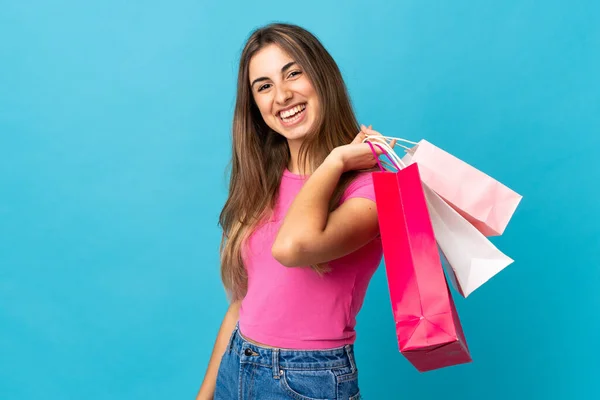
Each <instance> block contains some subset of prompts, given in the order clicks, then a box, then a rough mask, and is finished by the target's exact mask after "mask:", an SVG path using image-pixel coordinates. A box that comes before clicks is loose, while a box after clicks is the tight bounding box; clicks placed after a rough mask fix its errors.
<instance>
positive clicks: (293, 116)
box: [279, 103, 306, 125]
mask: <svg viewBox="0 0 600 400" xmlns="http://www.w3.org/2000/svg"><path fill="white" fill-rule="evenodd" d="M305 112H306V103H304V104H299V105H297V106H296V107H294V108H291V109H289V110H286V111H281V112H280V113H279V119H281V121H282V122H283V123H284V124H285V125H292V124H294V123H296V122H298V121H299V120H300V119H301V118H302V117H303V116H304V114H305Z"/></svg>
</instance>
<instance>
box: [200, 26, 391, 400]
mask: <svg viewBox="0 0 600 400" xmlns="http://www.w3.org/2000/svg"><path fill="white" fill-rule="evenodd" d="M237 87H238V88H237V102H236V106H235V113H234V119H233V151H232V152H233V159H232V171H231V182H230V188H229V198H228V199H227V202H226V204H225V206H224V208H223V211H222V214H221V219H220V223H221V226H222V228H223V232H224V234H223V244H222V247H221V256H222V257H221V260H222V267H221V269H222V279H223V283H224V286H225V288H226V290H227V293H228V294H229V296H230V299H231V305H230V307H229V310H228V311H227V314H226V315H225V318H224V320H223V323H222V325H221V328H220V330H219V333H218V336H217V340H216V343H215V346H214V350H213V354H212V356H211V359H210V362H209V366H208V369H207V372H206V376H205V378H204V382H203V384H202V386H201V388H200V391H199V393H198V399H202V400H204V399H213V398H214V399H226V400H232V399H298V400H303V399H327V400H329V399H331V400H338V399H346V400H347V399H358V398H359V396H360V394H359V387H358V369H357V366H356V361H355V359H354V352H353V350H354V349H353V343H354V341H355V337H356V334H355V330H354V328H355V325H356V315H357V313H358V312H359V310H360V308H361V306H362V303H363V299H364V296H365V293H366V290H367V286H368V284H369V281H370V279H371V277H372V275H373V273H374V272H375V270H376V269H377V267H378V265H379V263H380V261H381V257H382V247H381V241H380V239H379V237H378V221H377V210H376V205H375V202H374V200H375V195H374V191H373V184H372V179H371V175H370V173H369V172H368V171H369V170H371V169H372V168H373V167H374V166H375V165H376V160H375V157H374V155H373V153H372V151H371V148H370V147H369V145H368V144H366V143H362V142H363V139H364V137H365V134H370V135H377V134H378V133H377V132H375V131H372V130H371V129H369V128H366V127H364V126H363V127H359V125H358V123H357V121H356V117H355V115H354V112H353V110H352V106H351V103H350V100H349V98H348V94H347V91H346V86H345V84H344V81H343V79H342V76H341V74H340V71H339V69H338V67H337V65H336V63H335V61H334V60H333V59H332V57H331V56H330V54H329V53H328V52H327V51H326V50H325V48H324V47H323V45H322V44H321V43H320V42H319V41H318V40H317V39H316V38H315V37H314V36H313V35H312V34H311V33H309V32H307V31H306V30H304V29H302V28H300V27H298V26H294V25H288V24H272V25H268V26H266V27H263V28H261V29H258V30H256V31H255V32H254V33H253V34H252V35H251V36H250V38H249V39H248V42H247V43H246V46H245V48H244V50H243V52H242V55H241V60H240V66H239V75H238V82H237Z"/></svg>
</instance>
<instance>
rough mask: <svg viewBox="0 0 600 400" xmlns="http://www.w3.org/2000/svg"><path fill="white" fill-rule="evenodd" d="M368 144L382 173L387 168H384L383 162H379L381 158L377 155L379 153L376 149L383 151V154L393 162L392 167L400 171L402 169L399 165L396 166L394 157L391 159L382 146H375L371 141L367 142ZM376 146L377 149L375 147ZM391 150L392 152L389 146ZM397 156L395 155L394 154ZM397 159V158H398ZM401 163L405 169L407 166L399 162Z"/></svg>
mask: <svg viewBox="0 0 600 400" xmlns="http://www.w3.org/2000/svg"><path fill="white" fill-rule="evenodd" d="M367 144H368V145H369V147H370V148H371V152H373V157H375V161H377V165H379V169H380V170H381V171H382V172H385V171H386V170H385V168H383V166H382V165H381V162H380V161H379V156H378V155H377V152H376V151H375V147H377V148H378V149H379V150H381V152H382V153H383V155H385V156H386V157H387V158H388V160H390V161H391V163H392V165H393V166H394V167H395V168H396V169H397V170H400V169H401V168H400V167H399V166H398V164H396V163H395V162H394V160H393V156H392V157H390V155H389V154H388V151H386V150H385V149H384V148H383V147H382V146H380V145H379V144H375V145H373V143H371V142H370V141H367ZM373 146H375V147H373ZM387 147H388V149H389V150H391V147H389V146H387ZM394 155H395V154H394ZM396 157H397V156H396ZM398 161H400V162H399V163H400V164H402V165H403V166H404V167H406V165H404V163H403V162H402V160H398Z"/></svg>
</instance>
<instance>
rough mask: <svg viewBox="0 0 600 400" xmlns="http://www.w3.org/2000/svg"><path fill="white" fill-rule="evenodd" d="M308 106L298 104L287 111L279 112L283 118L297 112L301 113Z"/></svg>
mask: <svg viewBox="0 0 600 400" xmlns="http://www.w3.org/2000/svg"><path fill="white" fill-rule="evenodd" d="M305 108H306V104H301V105H299V106H296V107H294V108H292V109H289V110H286V111H282V112H280V113H279V115H280V117H281V118H289V117H291V116H293V115H295V114H297V113H299V112H300V111H302V110H304V109H305Z"/></svg>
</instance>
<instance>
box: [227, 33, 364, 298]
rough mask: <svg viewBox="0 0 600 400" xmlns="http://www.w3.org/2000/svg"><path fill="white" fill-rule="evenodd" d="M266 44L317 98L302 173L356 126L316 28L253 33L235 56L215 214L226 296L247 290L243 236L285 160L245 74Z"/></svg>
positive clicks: (266, 205) (284, 147)
mask: <svg viewBox="0 0 600 400" xmlns="http://www.w3.org/2000/svg"><path fill="white" fill-rule="evenodd" d="M271 44H275V45H277V46H279V47H280V48H281V49H282V50H283V51H285V52H286V53H287V54H288V55H289V56H290V57H291V58H292V59H293V60H294V61H296V63H298V64H299V65H300V67H301V68H302V69H303V70H304V73H305V74H306V76H307V77H308V78H309V79H310V81H311V83H312V84H313V87H314V88H315V91H316V93H317V96H318V99H319V104H320V113H319V115H318V116H317V120H316V122H315V124H314V125H313V127H312V129H311V132H309V133H308V134H307V136H306V138H305V140H304V142H303V144H302V146H301V148H300V157H299V160H300V162H299V165H300V166H304V165H305V164H306V161H308V163H309V171H305V172H306V173H307V174H310V173H312V171H314V170H315V169H316V168H317V167H318V166H319V165H320V164H321V163H322V162H323V161H324V160H325V158H326V157H327V155H328V154H329V153H330V152H331V151H332V150H333V149H334V148H335V147H338V146H341V145H344V144H348V143H350V142H351V141H352V140H353V139H354V137H355V136H356V135H357V134H358V132H359V130H360V128H359V124H358V121H357V120H356V116H355V115H354V111H353V108H352V104H351V102H350V98H349V96H348V92H347V89H346V85H345V83H344V80H343V78H342V75H341V73H340V70H339V68H338V66H337V64H336V63H335V61H334V60H333V58H332V57H331V55H330V54H329V52H328V51H327V50H326V49H325V48H324V47H323V45H322V44H321V43H320V42H319V40H318V39H317V38H316V37H315V36H314V35H313V34H311V33H310V32H308V31H307V30H305V29H303V28H301V27H299V26H295V25H290V24H281V23H277V24H270V25H267V26H265V27H262V28H260V29H257V30H255V31H254V32H253V33H252V34H251V35H250V37H249V38H248V40H247V42H246V45H245V47H244V49H243V51H242V54H241V58H240V63H239V71H238V82H237V99H236V104H235V111H234V116H233V132H232V134H233V148H232V159H231V164H230V168H231V176H230V183H229V197H228V199H227V201H226V203H225V206H224V207H223V210H222V211H221V215H220V218H219V224H220V225H221V227H222V229H223V237H222V241H221V248H220V250H221V278H222V280H223V284H224V286H225V289H226V291H227V293H228V295H229V298H230V299H231V300H239V299H242V298H243V297H244V296H245V294H246V291H247V286H248V277H247V275H246V270H245V268H244V264H243V260H242V249H243V245H244V241H245V240H246V239H247V238H248V236H249V235H250V233H251V232H252V230H253V229H254V228H255V227H256V226H257V224H258V223H259V222H260V221H261V220H262V218H264V217H265V216H266V215H268V213H270V212H271V211H272V209H273V206H274V204H275V201H276V198H277V191H278V188H279V184H280V181H281V177H282V175H283V171H284V169H285V168H286V167H287V166H288V163H289V161H290V150H289V147H288V144H287V140H286V139H285V138H284V137H283V136H282V135H280V134H278V133H277V132H275V131H273V130H272V129H271V128H269V127H268V126H267V124H266V123H265V122H264V120H263V118H262V116H261V114H260V112H259V110H258V107H257V106H256V104H255V102H254V98H253V96H252V92H251V88H250V82H249V77H248V73H249V72H248V70H249V64H250V60H251V59H252V57H253V56H254V55H255V54H256V53H257V52H258V51H259V50H261V49H262V48H264V47H265V46H267V45H271ZM355 176H356V171H352V172H348V173H345V174H343V175H342V177H341V179H340V181H339V184H338V186H337V187H336V189H335V191H334V194H333V196H332V199H331V203H330V209H331V210H333V209H335V207H336V206H337V204H338V203H339V200H340V198H341V195H342V194H343V191H344V189H345V188H346V187H347V186H348V184H349V183H350V182H351V180H352V179H353V178H354V177H355ZM313 268H315V269H316V270H317V271H318V270H319V268H318V267H313Z"/></svg>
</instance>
